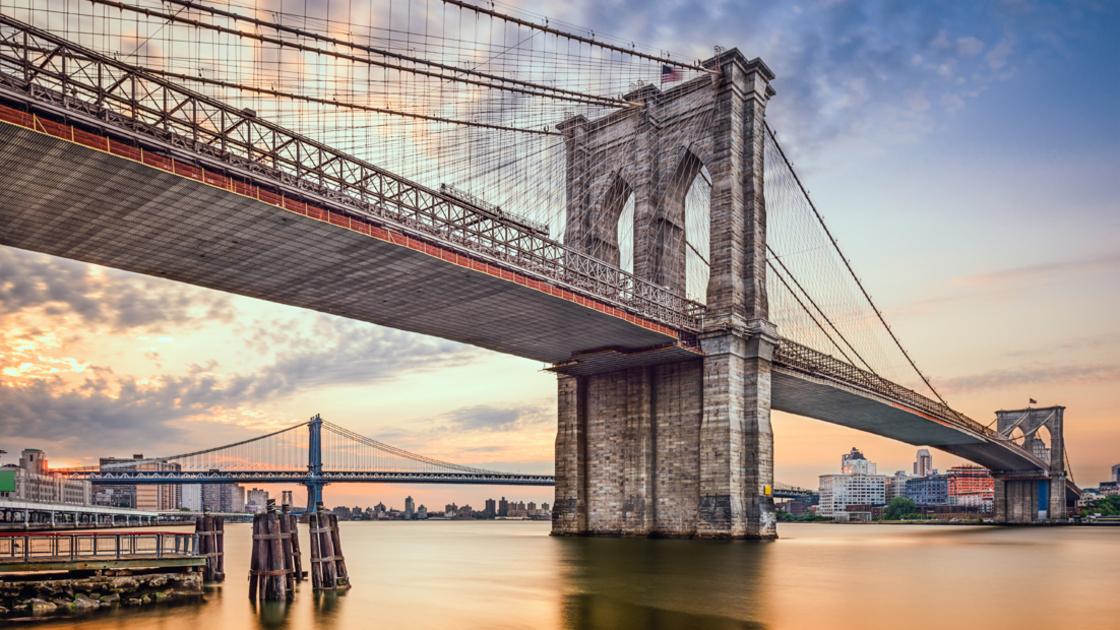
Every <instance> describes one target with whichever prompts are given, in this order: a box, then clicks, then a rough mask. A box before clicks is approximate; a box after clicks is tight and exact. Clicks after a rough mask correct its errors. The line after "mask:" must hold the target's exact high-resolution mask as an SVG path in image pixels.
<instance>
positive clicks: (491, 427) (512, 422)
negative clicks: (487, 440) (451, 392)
mask: <svg viewBox="0 0 1120 630" xmlns="http://www.w3.org/2000/svg"><path fill="white" fill-rule="evenodd" d="M552 410H553V406H552V405H551V404H548V405H543V404H542V405H521V406H514V407H495V406H492V405H476V406H473V407H464V408H462V409H456V410H455V411H451V412H448V413H446V414H444V415H443V416H441V417H440V418H439V420H440V426H441V428H443V429H446V430H449V431H512V430H516V429H519V428H524V427H525V426H526V425H530V424H540V423H542V422H546V423H550V424H551V423H552V422H553V421H554V420H555V418H554V416H553V415H552V414H551V412H552Z"/></svg>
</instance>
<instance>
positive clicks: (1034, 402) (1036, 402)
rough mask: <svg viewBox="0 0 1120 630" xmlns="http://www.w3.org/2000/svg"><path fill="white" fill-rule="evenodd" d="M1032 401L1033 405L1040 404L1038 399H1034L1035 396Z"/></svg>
mask: <svg viewBox="0 0 1120 630" xmlns="http://www.w3.org/2000/svg"><path fill="white" fill-rule="evenodd" d="M1030 401H1031V404H1032V405H1037V404H1038V401H1037V400H1035V399H1033V398H1031V399H1030Z"/></svg>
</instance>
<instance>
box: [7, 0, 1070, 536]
mask: <svg viewBox="0 0 1120 630" xmlns="http://www.w3.org/2000/svg"><path fill="white" fill-rule="evenodd" d="M772 83H774V84H776V85H777V86H778V88H779V89H776V88H775V87H774V86H772V85H771V84H772ZM779 91H780V80H778V79H777V77H775V75H774V73H773V72H772V71H771V70H770V68H769V67H767V65H766V64H765V63H764V62H763V61H762V60H760V59H749V58H748V57H746V56H744V55H743V54H742V53H740V52H739V50H738V49H730V50H727V49H723V48H720V47H716V48H715V51H714V55H713V56H711V57H709V58H706V59H689V58H684V57H681V56H680V55H675V54H670V53H667V52H664V51H657V50H651V49H648V48H645V47H641V46H638V45H637V44H635V43H633V42H621V41H616V40H614V39H611V38H609V37H604V36H603V35H602V34H596V33H594V32H590V31H586V30H582V29H578V28H576V27H572V26H570V25H566V24H557V23H555V22H552V23H550V21H549V20H548V19H546V18H543V17H539V16H533V15H529V14H524V13H518V12H513V11H512V10H511V11H506V12H502V11H498V10H497V7H496V6H495V5H494V4H492V3H491V4H476V3H473V2H466V1H463V0H426V1H424V2H420V1H419V0H369V1H368V2H351V3H334V4H332V3H330V2H302V3H294V2H292V3H289V2H283V1H282V0H222V1H205V2H203V1H200V0H122V1H118V0H0V164H3V169H2V170H0V244H3V245H8V246H12V247H19V248H23V249H28V250H33V251H38V252H44V253H47V254H51V255H55V256H64V257H67V258H72V259H76V260H82V261H86V262H90V263H96V264H100V265H106V266H110V267H115V268H119V269H124V270H128V271H133V272H138V273H143V274H149V275H154V276H158V277H163V278H167V279H170V280H174V281H178V282H185V283H190V284H194V285H197V286H202V287H208V288H211V289H216V290H220V291H226V292H230V293H235V294H238V295H244V296H249V297H254V298H259V299H264V300H269V301H273V302H278V303H282V304H287V305H292V306H298V307H302V308H308V309H313V310H317V311H321V312H325V313H331V314H334V315H338V316H342V317H348V318H353V319H358V320H362V321H366V322H372V323H375V324H379V325H383V326H389V327H393V328H399V329H403V330H409V331H414V332H419V333H423V334H427V335H434V336H438V337H441V338H445V339H451V340H454V341H458V342H462V343H469V344H473V345H476V346H479V347H482V348H487V349H490V350H493V351H497V352H503V353H507V354H511V355H514V356H518V357H524V358H529V359H534V360H538V361H541V362H544V363H545V364H547V365H548V369H549V370H550V371H552V372H554V373H555V374H556V376H557V383H558V386H557V395H558V403H559V405H558V407H559V413H558V432H557V439H556V475H555V477H552V476H537V475H511V474H505V473H498V472H494V471H487V470H481V469H477V468H472V467H466V466H459V465H455V464H448V463H445V462H439V461H436V460H432V459H429V458H426V457H423V456H420V455H416V454H412V453H407V452H405V451H401V450H400V449H395V448H393V447H390V446H388V445H385V444H381V443H380V442H376V441H373V440H369V439H368V438H364V437H361V436H358V435H356V434H353V433H351V432H349V431H347V430H346V429H343V428H341V427H338V426H336V425H333V424H330V423H327V422H323V421H321V420H320V419H318V417H316V418H315V419H313V420H312V421H310V422H308V423H304V424H300V425H297V426H293V427H290V428H288V429H285V430H284V431H281V432H278V433H273V434H270V435H267V436H262V437H260V438H257V439H254V440H250V441H248V442H244V443H241V444H236V445H226V446H222V447H216V448H211V449H207V450H204V451H199V452H195V453H189V454H184V455H179V456H173V457H167V458H160V460H159V461H160V462H164V463H174V464H178V471H177V472H175V473H174V474H172V473H169V472H166V471H165V472H159V473H155V472H152V473H148V472H137V471H129V472H125V471H114V470H112V469H111V468H106V469H105V470H96V471H94V470H74V471H71V473H72V474H75V475H84V476H87V477H88V478H90V479H91V480H94V481H98V482H103V483H109V482H115V483H122V482H126V481H127V482H128V483H169V482H174V483H200V482H208V483H210V482H212V483H229V482H236V481H260V482H263V481H277V482H292V483H302V484H306V485H307V487H308V488H309V500H310V499H314V498H316V497H319V496H321V490H322V486H323V484H326V483H338V482H344V481H355V482H372V481H426V482H441V483H442V482H458V483H521V484H542V485H546V484H553V483H554V484H555V485H556V499H555V504H554V505H555V510H554V522H553V532H554V533H557V534H600V535H638V536H641V535H670V536H702V537H705V536H706V537H732V538H737V537H757V538H769V537H773V536H775V535H776V530H775V527H774V504H773V498H774V497H775V496H796V495H797V494H798V493H799V492H803V491H799V490H796V489H793V488H789V487H786V486H781V485H779V484H776V483H775V481H774V478H773V465H774V462H773V455H774V451H773V434H772V431H771V427H770V412H771V410H774V409H776V410H780V411H785V412H789V413H794V414H798V415H803V416H807V417H811V418H816V419H819V420H822V421H826V422H832V423H836V424H840V425H843V426H848V427H851V428H855V429H859V430H863V431H868V432H871V433H874V434H877V435H881V436H886V437H890V438H893V439H897V440H901V441H903V442H907V443H910V444H915V445H929V446H933V447H935V448H939V449H941V450H944V451H946V452H949V453H953V454H956V455H959V456H961V457H963V458H965V459H968V460H971V461H973V462H976V463H978V464H981V465H983V466H985V467H987V468H989V469H990V470H992V471H993V474H994V475H995V476H996V518H997V520H1003V521H1033V520H1039V519H1061V518H1065V516H1066V506H1067V502H1068V500H1069V499H1070V498H1072V497H1075V496H1076V495H1077V492H1078V491H1077V488H1076V486H1074V485H1073V484H1072V481H1071V480H1070V479H1069V475H1068V466H1067V457H1066V456H1065V452H1064V445H1063V440H1062V437H1061V427H1062V417H1061V408H1055V410H1056V411H1053V412H1052V413H1051V414H1050V415H1045V414H1044V413H1043V414H1041V415H1040V413H1041V412H1043V411H1050V410H1023V411H1022V412H1002V413H1007V414H1012V415H1008V416H1006V417H1005V416H1003V415H1001V416H1000V417H999V418H998V420H999V424H998V425H997V426H996V428H994V429H993V428H991V427H990V426H989V425H986V424H984V423H981V422H978V421H976V420H973V419H971V418H968V417H966V416H965V415H963V414H961V413H960V412H958V411H956V410H954V409H953V408H952V407H950V405H949V404H948V402H946V400H945V399H944V398H943V397H942V396H941V395H940V394H939V393H938V391H937V390H936V389H935V388H934V387H933V385H932V384H931V381H930V379H929V378H927V376H926V375H925V374H924V373H923V372H922V371H921V370H919V368H918V365H917V363H916V361H915V360H914V358H913V357H912V356H911V355H910V354H909V353H908V352H907V351H906V349H905V347H904V345H903V343H902V342H901V340H900V339H899V338H898V337H897V336H896V335H895V333H894V332H893V331H892V330H891V328H890V327H889V326H888V325H887V322H886V320H885V319H884V316H883V313H882V311H881V310H880V309H879V308H878V307H877V306H876V305H875V303H874V302H873V301H872V299H871V297H870V293H869V291H868V289H867V287H865V286H864V284H863V283H862V282H861V281H860V279H859V277H858V276H857V275H856V273H855V272H854V270H853V269H852V266H851V264H850V263H849V260H848V258H847V257H846V256H845V255H844V254H843V252H842V251H841V250H840V248H839V246H838V245H837V242H836V239H835V238H833V236H832V233H831V232H830V231H829V229H828V227H827V225H826V223H825V221H824V219H823V217H822V214H821V212H820V211H819V210H818V207H817V205H816V204H815V203H814V201H813V200H812V199H811V198H810V197H809V195H808V193H807V191H806V189H805V186H804V185H803V182H802V180H801V178H800V177H799V176H798V174H797V172H796V171H795V170H794V168H793V165H792V163H791V162H790V160H789V159H788V157H787V153H786V152H785V150H784V148H783V146H782V144H781V143H780V142H779V139H778V138H779V136H778V134H777V133H776V132H775V130H774V129H772V128H771V127H770V125H769V124H768V123H767V121H766V109H767V107H768V106H769V103H770V100H771V99H772V98H776V97H778V92H779ZM774 103H775V104H774V106H776V107H780V97H779V98H776V100H775V101H774ZM1044 426H1045V427H1046V428H1047V429H1048V431H1049V433H1050V435H1051V440H1052V441H1051V444H1050V445H1049V448H1048V449H1047V450H1045V451H1039V450H1038V449H1032V448H1028V447H1027V445H1028V444H1030V443H1031V440H1032V439H1033V438H1034V437H1035V435H1036V434H1037V432H1038V431H1039V430H1040V429H1041V428H1042V427H1044ZM297 429H298V430H297ZM324 429H325V431H324ZM169 475H170V476H169Z"/></svg>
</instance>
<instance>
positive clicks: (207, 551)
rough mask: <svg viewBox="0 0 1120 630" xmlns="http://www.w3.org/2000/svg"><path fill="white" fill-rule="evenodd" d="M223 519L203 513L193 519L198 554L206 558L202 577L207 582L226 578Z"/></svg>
mask: <svg viewBox="0 0 1120 630" xmlns="http://www.w3.org/2000/svg"><path fill="white" fill-rule="evenodd" d="M224 530H225V519H223V518H222V517H220V516H211V515H210V514H207V513H205V512H204V513H203V514H202V516H198V517H195V519H194V533H195V534H196V535H197V536H198V555H200V556H202V557H204V558H206V566H205V567H204V568H203V573H202V578H203V579H204V580H206V581H207V582H221V581H222V580H224V579H225V578H226V574H225V560H224V557H223V552H224V548H225V541H224V534H225V531H224Z"/></svg>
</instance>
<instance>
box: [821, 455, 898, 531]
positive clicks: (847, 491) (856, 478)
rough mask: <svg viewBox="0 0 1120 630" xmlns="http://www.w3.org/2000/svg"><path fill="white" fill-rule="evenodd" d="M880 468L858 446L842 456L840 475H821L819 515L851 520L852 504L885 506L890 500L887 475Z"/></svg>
mask: <svg viewBox="0 0 1120 630" xmlns="http://www.w3.org/2000/svg"><path fill="white" fill-rule="evenodd" d="M877 468H878V467H877V465H876V464H875V463H874V462H872V461H870V460H868V459H867V458H866V457H864V456H863V453H862V452H860V450H859V449H857V448H853V449H852V451H851V452H850V453H847V454H845V455H841V456H840V470H841V472H840V474H838V475H837V474H832V475H821V476H820V488H819V489H820V508H819V510H818V514H820V515H821V516H828V517H833V518H837V519H840V520H847V514H846V510H847V507H848V506H849V505H884V504H885V503H886V502H887V476H886V475H880V474H877ZM842 513H843V514H842Z"/></svg>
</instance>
